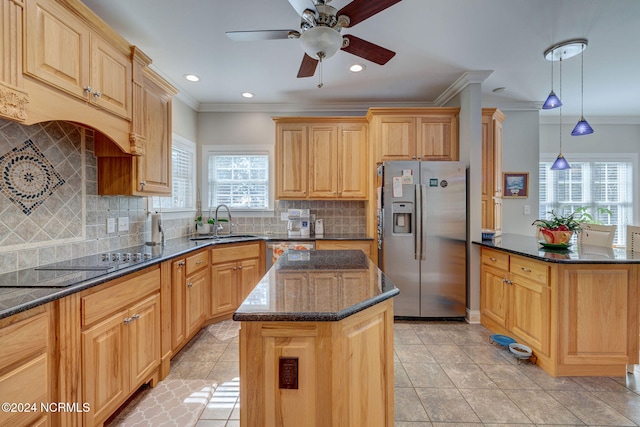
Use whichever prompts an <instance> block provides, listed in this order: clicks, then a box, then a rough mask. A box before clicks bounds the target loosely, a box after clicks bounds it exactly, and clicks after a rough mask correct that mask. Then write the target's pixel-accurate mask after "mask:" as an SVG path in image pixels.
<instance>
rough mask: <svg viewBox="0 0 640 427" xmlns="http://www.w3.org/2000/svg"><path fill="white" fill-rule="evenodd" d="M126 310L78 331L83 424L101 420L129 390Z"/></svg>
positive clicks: (111, 411)
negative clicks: (84, 405)
mask: <svg viewBox="0 0 640 427" xmlns="http://www.w3.org/2000/svg"><path fill="white" fill-rule="evenodd" d="M127 314H128V313H127V310H123V311H120V312H117V313H115V314H114V315H113V316H111V317H108V318H107V319H105V320H104V321H102V322H100V323H98V324H97V325H96V326H94V327H92V328H90V329H88V330H86V331H84V332H83V333H82V384H83V393H84V402H87V403H89V404H90V405H91V411H88V412H85V413H84V425H88V426H92V425H96V424H98V423H99V422H102V421H104V420H105V419H106V418H107V417H108V416H109V415H110V414H111V413H113V411H115V410H116V409H117V408H118V406H120V404H121V403H122V402H123V401H124V399H125V398H126V396H127V394H128V392H129V363H128V362H129V345H128V340H127V334H126V328H128V325H126V324H125V319H127V317H128V316H127Z"/></svg>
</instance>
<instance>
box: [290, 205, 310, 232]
mask: <svg viewBox="0 0 640 427" xmlns="http://www.w3.org/2000/svg"><path fill="white" fill-rule="evenodd" d="M287 216H288V218H289V221H288V222H287V234H288V236H289V237H309V236H310V235H311V229H310V227H309V217H310V214H309V209H288V210H287Z"/></svg>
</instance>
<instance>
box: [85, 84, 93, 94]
mask: <svg viewBox="0 0 640 427" xmlns="http://www.w3.org/2000/svg"><path fill="white" fill-rule="evenodd" d="M84 91H85V92H89V93H91V92H93V89H92V88H91V86H85V87H84Z"/></svg>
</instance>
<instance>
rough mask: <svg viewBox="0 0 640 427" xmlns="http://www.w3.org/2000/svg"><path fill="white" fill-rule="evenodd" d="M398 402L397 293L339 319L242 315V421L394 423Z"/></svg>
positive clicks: (310, 425)
mask: <svg viewBox="0 0 640 427" xmlns="http://www.w3.org/2000/svg"><path fill="white" fill-rule="evenodd" d="M393 404H394V402H393V301H392V300H391V299H389V300H386V301H383V302H381V303H379V304H376V305H374V306H372V307H370V308H367V309H365V310H363V311H360V312H358V313H355V314H353V315H351V316H349V317H346V318H344V319H342V320H340V321H335V322H313V321H303V322H295V321H291V322H284V321H283V322H280V321H276V322H270V321H255V322H254V321H243V322H241V328H240V425H241V426H242V427H256V426H285V427H286V426H302V425H304V426H305V427H316V426H317V427H321V426H327V427H328V426H334V427H337V426H345V427H346V426H368V427H377V426H380V427H383V426H386V427H392V426H393V424H394V420H393Z"/></svg>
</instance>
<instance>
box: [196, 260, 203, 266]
mask: <svg viewBox="0 0 640 427" xmlns="http://www.w3.org/2000/svg"><path fill="white" fill-rule="evenodd" d="M203 262H204V261H203V260H201V259H199V260H198V261H196V264H197V265H200V264H202V263H203Z"/></svg>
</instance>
